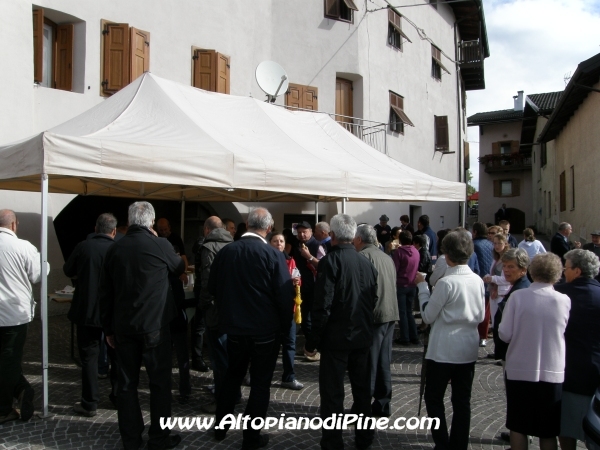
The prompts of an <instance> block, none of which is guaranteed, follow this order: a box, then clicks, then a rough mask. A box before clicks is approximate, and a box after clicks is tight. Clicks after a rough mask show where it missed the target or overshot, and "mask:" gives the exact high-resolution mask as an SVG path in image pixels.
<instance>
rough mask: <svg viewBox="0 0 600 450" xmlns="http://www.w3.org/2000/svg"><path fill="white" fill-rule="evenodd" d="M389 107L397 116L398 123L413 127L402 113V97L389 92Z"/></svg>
mask: <svg viewBox="0 0 600 450" xmlns="http://www.w3.org/2000/svg"><path fill="white" fill-rule="evenodd" d="M390 107H391V108H392V109H393V110H394V113H395V114H396V116H398V119H400V122H402V123H405V124H406V125H410V126H411V127H414V124H413V123H412V122H411V120H410V119H409V118H408V116H407V115H406V113H405V112H404V97H401V96H400V95H397V94H394V93H393V92H390Z"/></svg>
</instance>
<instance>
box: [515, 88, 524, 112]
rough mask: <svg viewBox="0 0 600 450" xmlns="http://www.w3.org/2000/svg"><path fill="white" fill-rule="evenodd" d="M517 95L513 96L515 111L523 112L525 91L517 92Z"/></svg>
mask: <svg viewBox="0 0 600 450" xmlns="http://www.w3.org/2000/svg"><path fill="white" fill-rule="evenodd" d="M517 94H518V95H514V96H513V100H514V101H515V111H523V91H517Z"/></svg>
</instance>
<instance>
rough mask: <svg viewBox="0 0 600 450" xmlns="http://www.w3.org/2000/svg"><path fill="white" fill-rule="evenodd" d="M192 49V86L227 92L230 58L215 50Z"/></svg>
mask: <svg viewBox="0 0 600 450" xmlns="http://www.w3.org/2000/svg"><path fill="white" fill-rule="evenodd" d="M192 51H193V56H192V59H193V60H194V77H193V80H192V86H194V87H197V88H200V89H204V90H205V91H211V92H220V93H222V94H229V84H230V83H229V82H230V76H229V70H230V68H231V58H230V57H229V56H226V55H223V54H222V53H219V52H216V51H215V50H205V49H200V48H192Z"/></svg>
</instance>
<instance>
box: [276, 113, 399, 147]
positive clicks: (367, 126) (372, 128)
mask: <svg viewBox="0 0 600 450" xmlns="http://www.w3.org/2000/svg"><path fill="white" fill-rule="evenodd" d="M284 108H287V109H291V110H297V111H308V112H311V113H321V114H327V115H329V117H331V118H332V119H334V120H335V121H336V122H337V123H339V124H340V125H341V126H342V127H344V128H345V129H346V130H348V131H349V132H350V133H352V134H353V135H354V136H356V137H357V138H359V139H360V140H362V141H363V142H364V143H365V144H367V145H370V146H371V147H373V148H374V149H376V150H379V151H380V152H381V153H383V154H385V155H387V154H388V153H387V130H388V124H387V123H383V122H374V121H372V120H367V119H361V118H360V117H350V116H341V115H339V114H334V113H327V112H321V111H313V110H308V109H302V108H295V107H290V106H284Z"/></svg>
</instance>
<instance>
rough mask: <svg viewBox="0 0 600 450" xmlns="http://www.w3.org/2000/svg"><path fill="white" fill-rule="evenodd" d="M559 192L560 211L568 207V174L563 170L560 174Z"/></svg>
mask: <svg viewBox="0 0 600 450" xmlns="http://www.w3.org/2000/svg"><path fill="white" fill-rule="evenodd" d="M559 190H560V191H559V192H560V211H561V212H562V211H565V210H566V209H567V192H566V191H567V180H566V175H565V173H564V172H562V173H561V174H560V176H559Z"/></svg>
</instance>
